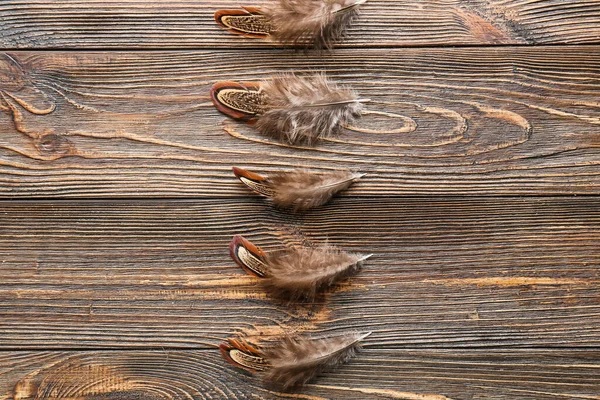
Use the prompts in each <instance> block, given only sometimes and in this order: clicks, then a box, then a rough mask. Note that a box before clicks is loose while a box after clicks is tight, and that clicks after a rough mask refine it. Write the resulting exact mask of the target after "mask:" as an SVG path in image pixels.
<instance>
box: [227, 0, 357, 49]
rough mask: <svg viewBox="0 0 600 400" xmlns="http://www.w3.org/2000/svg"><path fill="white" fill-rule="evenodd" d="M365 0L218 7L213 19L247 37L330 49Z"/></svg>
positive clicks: (281, 1)
mask: <svg viewBox="0 0 600 400" xmlns="http://www.w3.org/2000/svg"><path fill="white" fill-rule="evenodd" d="M366 2H367V0H275V1H272V2H270V3H268V4H267V5H266V6H265V7H262V8H257V7H243V9H244V10H219V11H217V12H216V13H215V20H216V21H217V23H218V24H219V25H221V26H222V27H224V28H225V29H227V30H229V31H231V32H233V33H237V34H240V35H243V36H246V37H252V38H264V39H271V40H273V41H275V42H278V43H280V44H283V45H291V46H301V47H310V46H313V47H315V48H318V49H323V48H327V49H331V48H332V47H333V45H334V43H336V42H338V41H340V40H341V39H342V38H343V37H344V35H345V34H346V31H347V29H348V27H349V26H350V25H351V23H352V22H353V21H354V20H355V19H356V17H357V16H358V9H359V6H360V5H361V4H364V3H366Z"/></svg>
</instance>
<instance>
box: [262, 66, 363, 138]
mask: <svg viewBox="0 0 600 400" xmlns="http://www.w3.org/2000/svg"><path fill="white" fill-rule="evenodd" d="M260 87H261V91H262V94H263V95H264V99H265V100H264V101H265V106H264V107H265V109H266V111H265V112H264V113H262V114H261V115H260V116H259V117H258V119H257V121H256V128H257V129H258V130H259V131H260V132H262V133H264V134H266V135H269V136H272V137H275V138H277V139H279V140H281V141H283V142H288V143H290V144H293V143H299V142H307V143H309V144H310V143H312V142H314V141H316V140H318V139H321V138H326V137H329V136H332V135H334V134H336V133H338V132H339V130H340V127H341V126H342V125H344V124H350V123H352V122H353V121H354V120H355V119H356V118H358V117H359V116H360V113H361V111H362V110H363V102H365V101H367V100H364V99H359V98H358V95H357V93H356V92H355V91H354V90H352V89H350V88H347V87H342V86H339V85H337V84H336V83H334V82H332V81H330V80H329V79H327V77H326V76H325V74H315V75H312V76H305V77H300V76H297V75H294V74H285V75H278V76H275V77H273V78H272V79H270V80H266V81H264V82H261V84H260Z"/></svg>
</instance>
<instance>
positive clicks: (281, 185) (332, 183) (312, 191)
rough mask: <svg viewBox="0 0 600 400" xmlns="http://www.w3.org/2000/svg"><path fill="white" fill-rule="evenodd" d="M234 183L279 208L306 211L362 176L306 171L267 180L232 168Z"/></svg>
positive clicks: (342, 172)
mask: <svg viewBox="0 0 600 400" xmlns="http://www.w3.org/2000/svg"><path fill="white" fill-rule="evenodd" d="M233 173H234V174H235V176H237V177H238V179H239V180H240V181H241V182H242V183H244V184H245V185H246V186H248V187H249V188H250V189H252V190H253V191H255V192H256V193H259V194H262V195H263V196H267V197H269V198H271V199H272V201H273V203H274V204H275V205H277V206H279V207H282V208H291V209H292V210H294V211H299V210H308V209H311V208H314V207H318V206H321V205H323V204H325V203H327V202H328V201H329V200H331V198H332V197H333V196H334V195H335V194H337V193H339V192H340V191H342V190H345V189H347V188H348V187H349V186H350V185H352V184H353V183H354V182H356V181H357V180H359V179H360V178H362V177H363V176H364V175H365V174H357V173H354V172H351V171H349V170H340V171H332V172H324V173H314V172H310V171H306V170H295V171H281V172H276V173H273V174H270V175H269V176H267V177H263V176H261V175H258V174H255V173H253V172H250V171H247V170H245V169H242V168H238V167H233Z"/></svg>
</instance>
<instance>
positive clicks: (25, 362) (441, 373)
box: [0, 347, 600, 400]
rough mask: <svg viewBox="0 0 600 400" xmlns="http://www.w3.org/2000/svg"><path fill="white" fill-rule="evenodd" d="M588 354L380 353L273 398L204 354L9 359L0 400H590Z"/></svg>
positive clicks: (367, 352) (593, 363)
mask: <svg viewBox="0 0 600 400" xmlns="http://www.w3.org/2000/svg"><path fill="white" fill-rule="evenodd" d="M599 359H600V353H599V352H598V351H595V350H592V351H590V350H560V349H559V350H553V351H544V350H536V349H514V350H511V351H503V350H486V351H475V350H467V351H452V352H448V351H421V350H402V351H398V350H396V351H382V350H377V349H372V348H369V347H366V348H365V349H364V351H363V352H361V353H360V354H359V355H358V356H357V357H356V358H354V359H353V360H352V361H350V363H349V364H347V365H344V366H343V367H340V368H339V369H338V370H336V371H334V372H330V373H328V374H325V375H323V376H321V377H320V378H319V379H318V380H317V381H316V382H315V383H314V384H310V385H308V386H307V387H306V388H304V389H303V390H302V392H300V393H287V394H283V393H277V392H274V391H271V390H268V389H266V388H265V387H264V386H263V385H262V384H261V382H260V381H259V379H257V378H255V377H252V376H248V375H246V374H245V373H243V372H240V371H239V370H236V369H235V368H233V367H232V366H229V365H227V364H226V363H225V361H223V360H222V359H221V358H220V355H219V354H218V351H217V350H214V351H210V350H205V351H168V350H164V351H154V352H150V351H131V352H115V351H96V352H35V353H29V352H8V353H2V354H0V399H3V400H16V399H23V400H24V399H39V398H44V399H115V400H130V399H192V398H193V399H230V400H235V399H286V398H298V399H307V400H326V399H340V398H345V399H361V400H371V399H404V400H448V399H464V400H468V399H490V398H493V399H517V398H518V399H536V400H545V399H565V398H566V399H574V400H575V399H588V400H589V399H598V398H599V397H598V387H599V386H600V377H599V374H598V369H599V368H600V364H599V363H598V360H599ZM2 394H5V395H4V396H3V397H2Z"/></svg>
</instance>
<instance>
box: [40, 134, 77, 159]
mask: <svg viewBox="0 0 600 400" xmlns="http://www.w3.org/2000/svg"><path fill="white" fill-rule="evenodd" d="M35 146H36V147H37V149H38V151H39V152H40V153H42V154H53V155H56V156H59V158H60V157H63V156H65V155H69V154H72V150H73V143H71V141H70V140H69V139H67V138H65V137H63V136H60V135H57V134H56V133H47V134H45V135H43V136H40V137H39V138H37V139H36V141H35Z"/></svg>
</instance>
